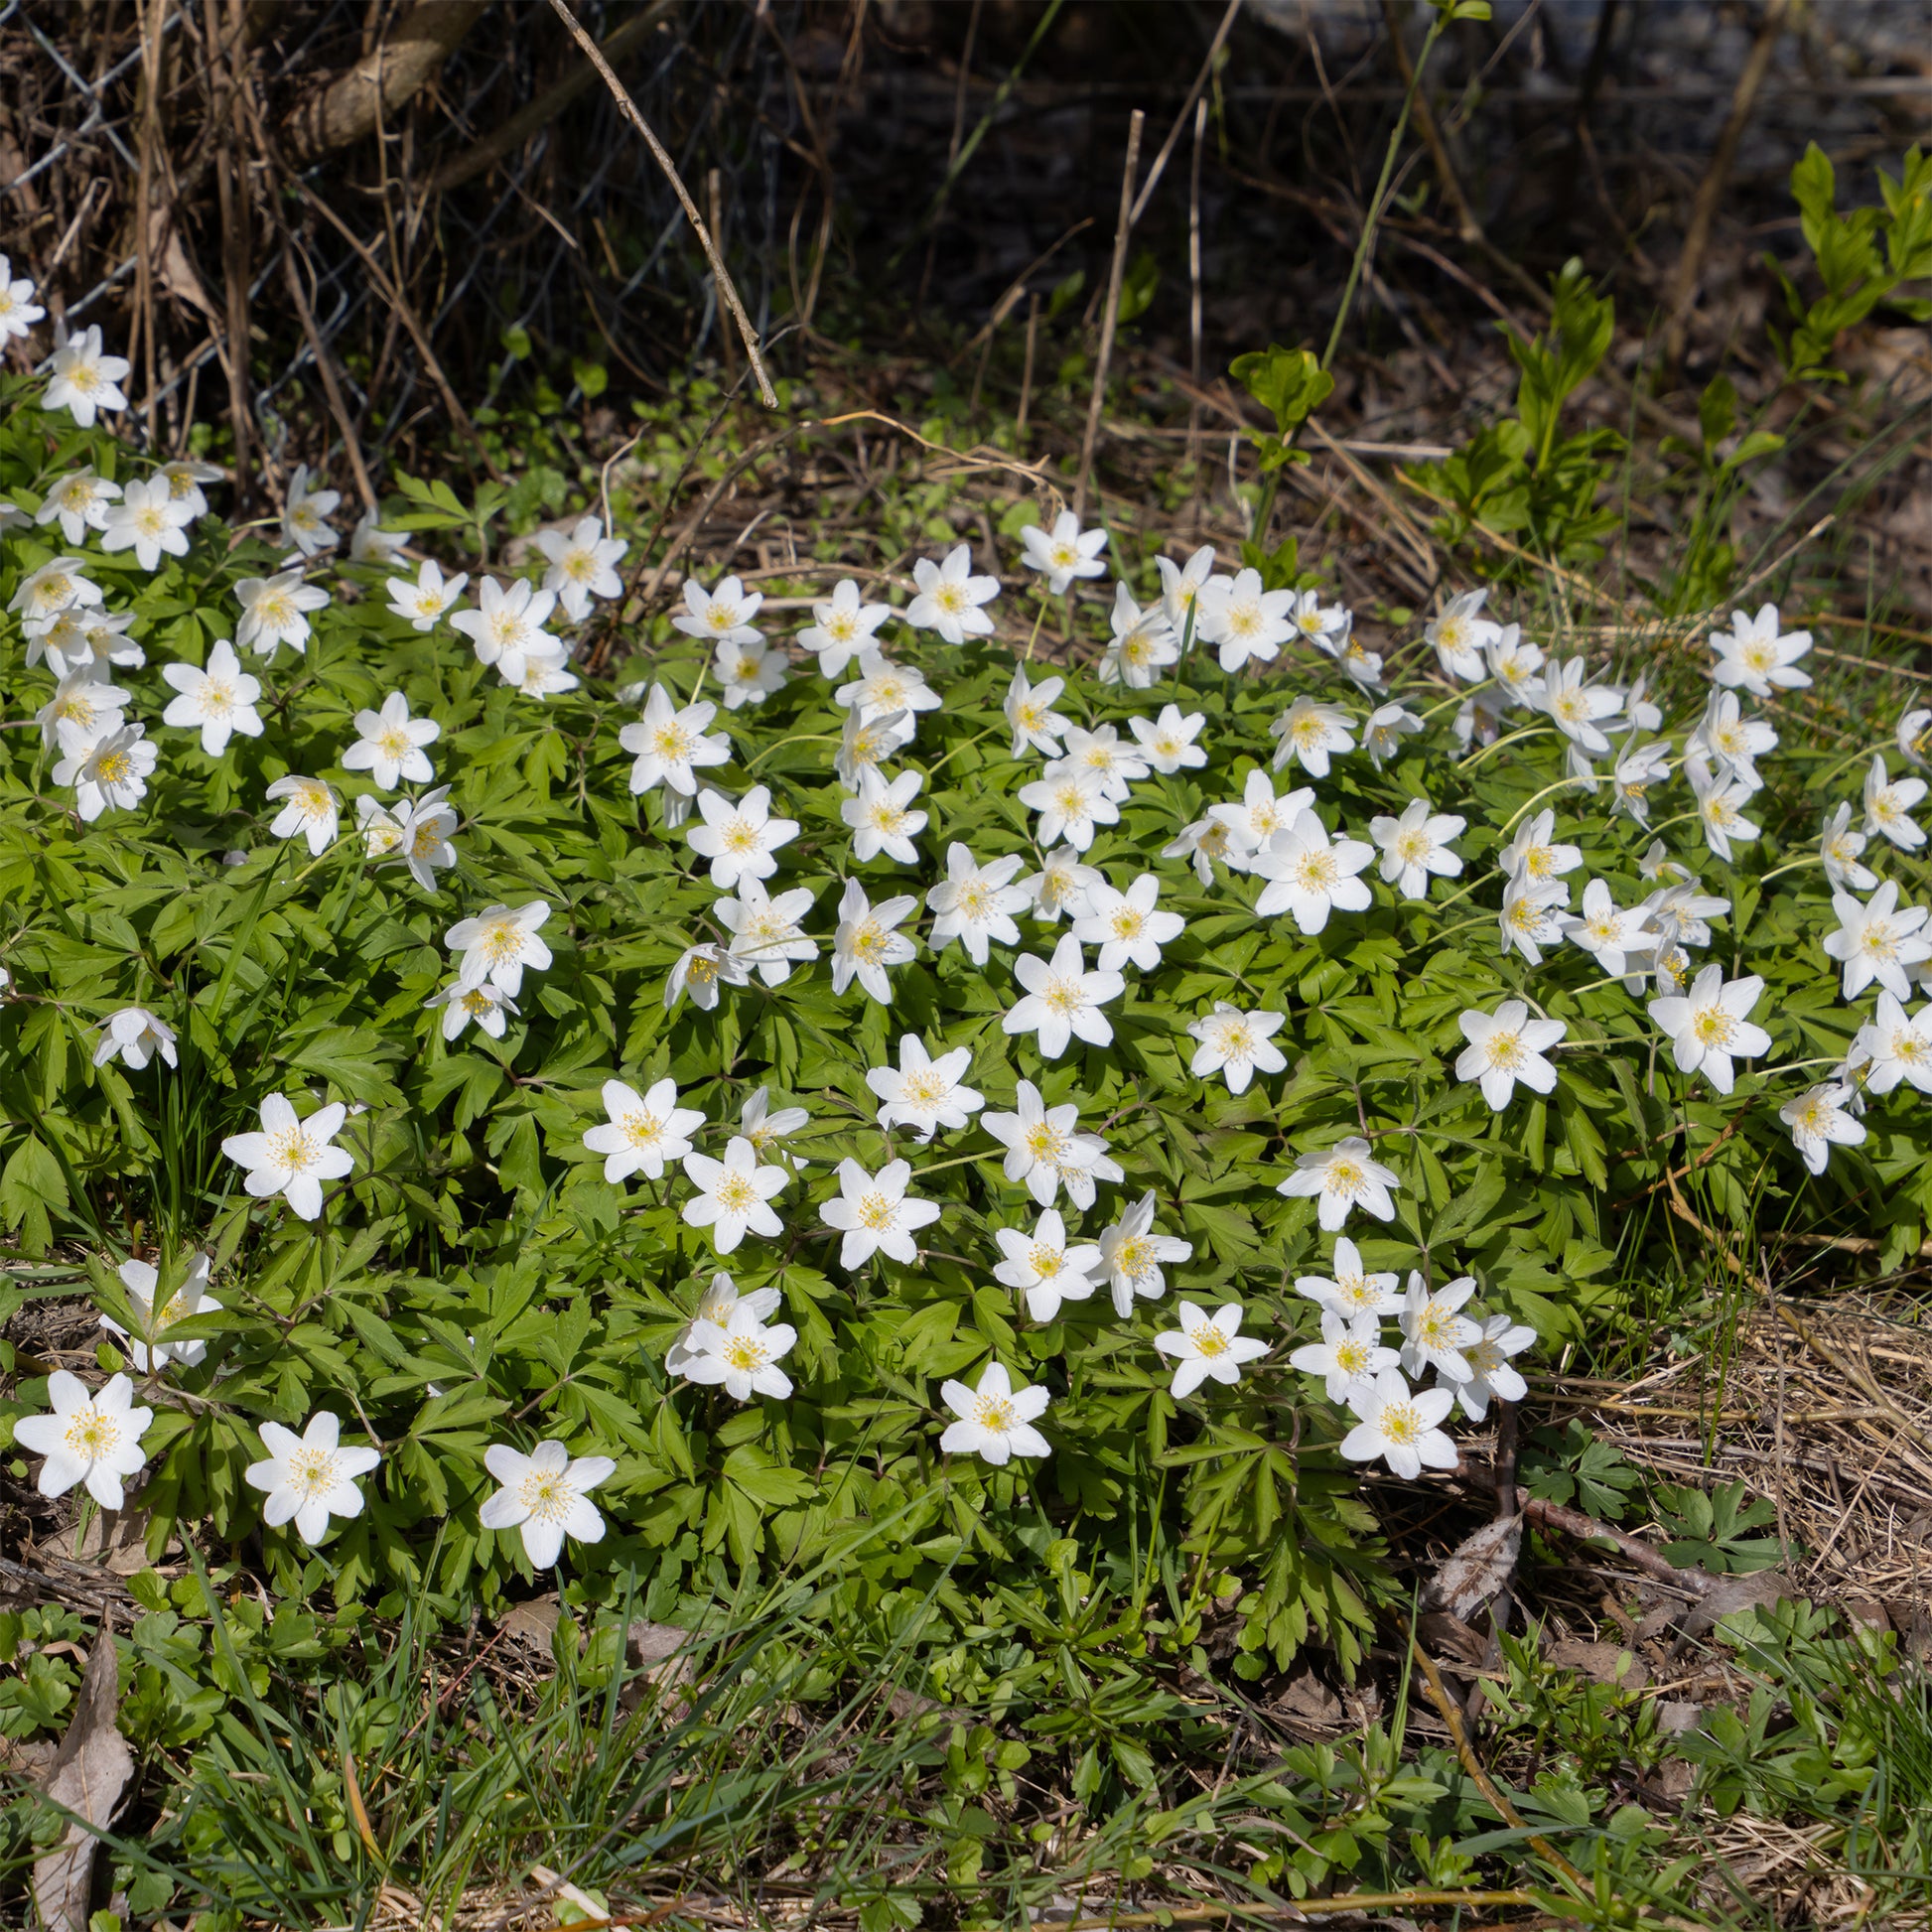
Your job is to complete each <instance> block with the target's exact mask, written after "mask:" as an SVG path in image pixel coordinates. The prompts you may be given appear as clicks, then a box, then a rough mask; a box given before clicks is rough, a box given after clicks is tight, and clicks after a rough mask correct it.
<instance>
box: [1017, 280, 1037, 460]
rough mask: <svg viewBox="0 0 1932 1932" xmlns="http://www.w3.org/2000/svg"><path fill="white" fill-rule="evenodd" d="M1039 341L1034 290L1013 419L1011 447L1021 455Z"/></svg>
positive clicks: (1029, 307) (1025, 444)
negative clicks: (1018, 408)
mask: <svg viewBox="0 0 1932 1932" xmlns="http://www.w3.org/2000/svg"><path fill="white" fill-rule="evenodd" d="M1038 339H1039V294H1038V291H1037V290H1035V293H1034V297H1033V300H1032V301H1031V302H1029V303H1028V305H1027V359H1026V361H1025V362H1024V363H1023V364H1022V366H1021V370H1020V413H1019V415H1018V416H1016V417H1015V418H1014V419H1013V447H1014V448H1015V449H1016V450H1018V451H1019V452H1020V453H1021V455H1023V456H1024V455H1025V454H1026V451H1027V411H1028V410H1029V409H1030V408H1031V407H1032V406H1033V400H1034V345H1035V343H1036V342H1037V341H1038Z"/></svg>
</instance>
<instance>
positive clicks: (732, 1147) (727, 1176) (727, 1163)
mask: <svg viewBox="0 0 1932 1932" xmlns="http://www.w3.org/2000/svg"><path fill="white" fill-rule="evenodd" d="M684 1177H685V1178H686V1179H687V1180H688V1181H690V1183H691V1184H692V1186H694V1187H695V1188H697V1190H698V1191H697V1193H696V1194H695V1195H694V1196H693V1197H692V1198H691V1199H690V1200H688V1201H686V1202H685V1203H684V1219H685V1223H686V1225H687V1226H690V1227H694V1228H704V1227H708V1228H709V1229H710V1230H711V1240H712V1245H713V1246H714V1247H715V1248H716V1249H717V1250H718V1252H719V1253H720V1254H721V1255H728V1254H730V1253H731V1252H732V1250H733V1249H735V1248H736V1247H737V1246H738V1245H739V1244H740V1243H741V1242H742V1241H743V1240H744V1239H745V1237H746V1235H748V1234H757V1235H761V1236H763V1237H764V1239H765V1240H767V1241H769V1240H772V1239H774V1238H775V1237H776V1236H778V1235H780V1234H782V1233H783V1232H784V1224H783V1223H782V1222H781V1221H780V1220H779V1219H778V1217H777V1215H775V1214H774V1213H772V1211H771V1208H770V1206H769V1204H768V1203H769V1202H770V1200H771V1197H772V1195H774V1194H775V1193H777V1192H778V1190H779V1189H780V1188H781V1187H783V1185H784V1184H785V1182H786V1180H788V1179H789V1178H790V1176H789V1175H788V1174H787V1173H785V1171H784V1169H782V1168H775V1167H764V1166H760V1165H759V1158H758V1150H757V1149H756V1148H755V1147H753V1145H752V1144H751V1142H750V1141H748V1140H747V1139H746V1138H745V1136H744V1135H742V1134H734V1135H733V1136H732V1138H731V1142H730V1144H729V1145H728V1146H727V1147H726V1149H725V1158H724V1159H723V1160H722V1161H714V1160H713V1159H712V1158H711V1157H710V1156H709V1155H706V1154H687V1155H686V1156H685V1157H684Z"/></svg>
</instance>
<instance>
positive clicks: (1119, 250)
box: [1073, 107, 1147, 517]
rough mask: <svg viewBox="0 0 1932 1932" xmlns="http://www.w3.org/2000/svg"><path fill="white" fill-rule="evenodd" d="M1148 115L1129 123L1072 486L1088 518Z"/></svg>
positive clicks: (1138, 114)
mask: <svg viewBox="0 0 1932 1932" xmlns="http://www.w3.org/2000/svg"><path fill="white" fill-rule="evenodd" d="M1146 125H1147V115H1146V114H1145V113H1143V112H1142V111H1141V109H1140V108H1138V107H1137V108H1135V110H1134V117H1133V119H1132V120H1130V121H1129V122H1128V124H1127V162H1126V165H1125V166H1124V167H1123V168H1122V169H1121V175H1120V221H1119V224H1118V225H1117V226H1116V227H1115V229H1114V260H1113V266H1112V267H1111V268H1110V269H1109V270H1108V271H1107V306H1106V309H1105V310H1104V312H1103V313H1102V315H1101V320H1100V352H1099V354H1098V355H1097V356H1096V357H1095V358H1094V365H1093V395H1092V398H1091V399H1090V400H1089V402H1088V404H1087V432H1086V435H1085V436H1084V437H1082V438H1081V440H1080V475H1079V480H1078V481H1077V482H1076V483H1074V485H1073V513H1074V515H1075V516H1082V517H1083V516H1085V515H1086V512H1087V487H1088V484H1089V483H1091V481H1092V478H1093V452H1094V445H1095V444H1096V443H1097V442H1098V441H1099V440H1100V407H1101V403H1102V402H1103V401H1104V399H1105V397H1106V393H1107V364H1108V363H1109V362H1110V361H1111V360H1112V359H1113V354H1114V331H1115V330H1116V329H1117V328H1118V327H1119V325H1120V285H1121V282H1122V280H1123V278H1124V277H1125V276H1126V273H1127V243H1128V240H1129V238H1130V237H1131V236H1132V234H1133V232H1134V177H1135V173H1136V171H1137V170H1138V168H1139V167H1140V161H1141V131H1142V129H1143V128H1145V127H1146Z"/></svg>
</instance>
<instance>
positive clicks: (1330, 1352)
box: [1288, 1308, 1402, 1402]
mask: <svg viewBox="0 0 1932 1932" xmlns="http://www.w3.org/2000/svg"><path fill="white" fill-rule="evenodd" d="M1401 1359H1402V1357H1401V1356H1400V1355H1399V1354H1397V1352H1396V1351H1395V1350H1394V1349H1393V1348H1388V1347H1385V1346H1384V1345H1383V1342H1382V1324H1381V1322H1380V1321H1379V1320H1378V1319H1377V1318H1376V1316H1374V1315H1372V1314H1356V1315H1349V1316H1344V1315H1341V1314H1338V1313H1336V1311H1334V1310H1333V1309H1329V1308H1324V1309H1323V1310H1322V1311H1321V1339H1320V1340H1319V1341H1318V1342H1307V1343H1305V1344H1304V1345H1303V1346H1302V1347H1300V1348H1298V1349H1296V1350H1295V1352H1294V1353H1293V1354H1292V1355H1290V1356H1289V1358H1288V1361H1289V1366H1290V1367H1291V1368H1299V1369H1300V1370H1301V1371H1302V1373H1303V1374H1304V1375H1319V1376H1321V1377H1323V1378H1324V1380H1325V1384H1326V1394H1327V1397H1328V1400H1329V1401H1330V1402H1346V1401H1348V1399H1349V1398H1350V1396H1352V1395H1356V1394H1362V1395H1366V1394H1368V1393H1369V1392H1370V1390H1371V1389H1372V1387H1373V1385H1374V1381H1375V1378H1376V1376H1378V1375H1379V1374H1380V1373H1381V1372H1382V1371H1383V1370H1384V1369H1385V1368H1394V1367H1395V1366H1396V1364H1397V1363H1398V1362H1399V1361H1400V1360H1401Z"/></svg>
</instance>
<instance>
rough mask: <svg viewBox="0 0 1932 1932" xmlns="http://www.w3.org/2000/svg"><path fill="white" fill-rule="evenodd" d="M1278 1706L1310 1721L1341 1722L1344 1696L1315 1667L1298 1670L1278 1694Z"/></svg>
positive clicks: (1278, 1708)
mask: <svg viewBox="0 0 1932 1932" xmlns="http://www.w3.org/2000/svg"><path fill="white" fill-rule="evenodd" d="M1275 1709H1276V1710H1277V1711H1279V1712H1281V1713H1282V1714H1283V1715H1284V1716H1285V1717H1290V1718H1300V1719H1302V1720H1303V1721H1304V1723H1307V1724H1312V1725H1339V1724H1340V1723H1341V1721H1342V1708H1341V1699H1340V1698H1338V1697H1336V1695H1335V1694H1334V1692H1333V1691H1331V1690H1330V1689H1329V1688H1328V1686H1327V1685H1325V1684H1324V1683H1322V1681H1321V1680H1320V1678H1318V1677H1317V1676H1315V1674H1314V1672H1313V1671H1311V1670H1302V1671H1297V1672H1296V1673H1295V1675H1294V1676H1293V1677H1291V1678H1290V1679H1289V1680H1288V1682H1287V1683H1286V1684H1284V1685H1283V1686H1282V1688H1281V1691H1280V1693H1279V1694H1278V1695H1277V1696H1276V1698H1275Z"/></svg>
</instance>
